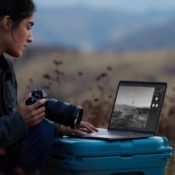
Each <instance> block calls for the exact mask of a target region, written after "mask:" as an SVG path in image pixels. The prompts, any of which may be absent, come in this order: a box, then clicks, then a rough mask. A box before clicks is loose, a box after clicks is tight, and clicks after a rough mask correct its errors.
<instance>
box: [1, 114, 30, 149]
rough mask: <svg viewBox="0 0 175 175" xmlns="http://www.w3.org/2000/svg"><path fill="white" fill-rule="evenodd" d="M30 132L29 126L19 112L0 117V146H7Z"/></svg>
mask: <svg viewBox="0 0 175 175" xmlns="http://www.w3.org/2000/svg"><path fill="white" fill-rule="evenodd" d="M27 132H28V127H27V125H26V124H25V122H24V121H23V119H22V117H21V116H20V114H19V113H18V112H14V113H11V114H10V115H5V116H2V117H1V118H0V147H1V148H6V147H7V146H9V145H11V144H13V143H15V142H17V141H19V140H20V139H22V138H23V137H24V136H25V135H26V134H27Z"/></svg>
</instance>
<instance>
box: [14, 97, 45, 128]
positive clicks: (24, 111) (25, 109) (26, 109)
mask: <svg viewBox="0 0 175 175" xmlns="http://www.w3.org/2000/svg"><path fill="white" fill-rule="evenodd" d="M28 97H29V95H28ZM28 97H27V98H28ZM27 98H26V99H27ZM26 99H25V100H24V101H23V102H22V103H21V104H19V105H18V109H17V111H18V112H19V113H20V115H21V117H22V118H23V120H24V122H25V123H26V124H27V125H28V126H29V127H32V126H35V125H37V124H38V123H40V122H41V121H42V120H43V119H44V117H45V107H44V103H45V99H41V100H38V101H37V102H36V103H34V104H31V105H26V104H25V101H26Z"/></svg>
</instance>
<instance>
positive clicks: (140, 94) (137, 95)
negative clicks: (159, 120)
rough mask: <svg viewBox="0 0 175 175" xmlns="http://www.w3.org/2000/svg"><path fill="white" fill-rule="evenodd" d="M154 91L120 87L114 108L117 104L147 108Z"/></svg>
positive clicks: (150, 88) (148, 88)
mask: <svg viewBox="0 0 175 175" xmlns="http://www.w3.org/2000/svg"><path fill="white" fill-rule="evenodd" d="M154 89H155V88H153V87H135V86H120V88H119V91H118V95H117V99H116V100H117V101H116V103H115V108H116V107H117V105H118V104H120V105H129V106H136V107H148V108H149V107H150V105H151V102H152V98H153V94H154Z"/></svg>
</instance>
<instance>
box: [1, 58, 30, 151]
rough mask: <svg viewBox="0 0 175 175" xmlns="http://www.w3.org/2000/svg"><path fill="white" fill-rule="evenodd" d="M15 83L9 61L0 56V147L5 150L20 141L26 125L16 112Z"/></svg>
mask: <svg viewBox="0 0 175 175" xmlns="http://www.w3.org/2000/svg"><path fill="white" fill-rule="evenodd" d="M16 105H17V83H16V76H15V73H14V69H13V65H12V63H11V61H10V60H9V59H7V58H5V57H4V56H3V55H0V147H1V148H5V147H7V146H10V145H11V144H13V143H15V142H17V141H19V140H20V139H22V138H23V137H24V136H25V134H26V133H27V132H28V128H27V125H26V124H25V122H24V121H23V119H22V117H21V116H20V114H19V113H18V112H16V111H15V108H16Z"/></svg>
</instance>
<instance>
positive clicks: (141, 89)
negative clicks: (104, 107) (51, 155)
mask: <svg viewBox="0 0 175 175" xmlns="http://www.w3.org/2000/svg"><path fill="white" fill-rule="evenodd" d="M166 88H167V83H166V82H143V81H120V82H119V84H118V88H117V92H116V96H115V99H114V102H113V108H112V112H111V117H110V120H109V124H108V128H107V129H105V128H98V130H99V131H98V132H93V133H88V134H85V135H83V136H82V137H83V138H90V139H92V138H94V139H103V140H123V139H136V138H137V139H138V138H145V137H151V136H154V135H155V134H156V129H157V126H158V121H159V118H160V112H161V108H162V104H163V101H164V96H165V92H166Z"/></svg>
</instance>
